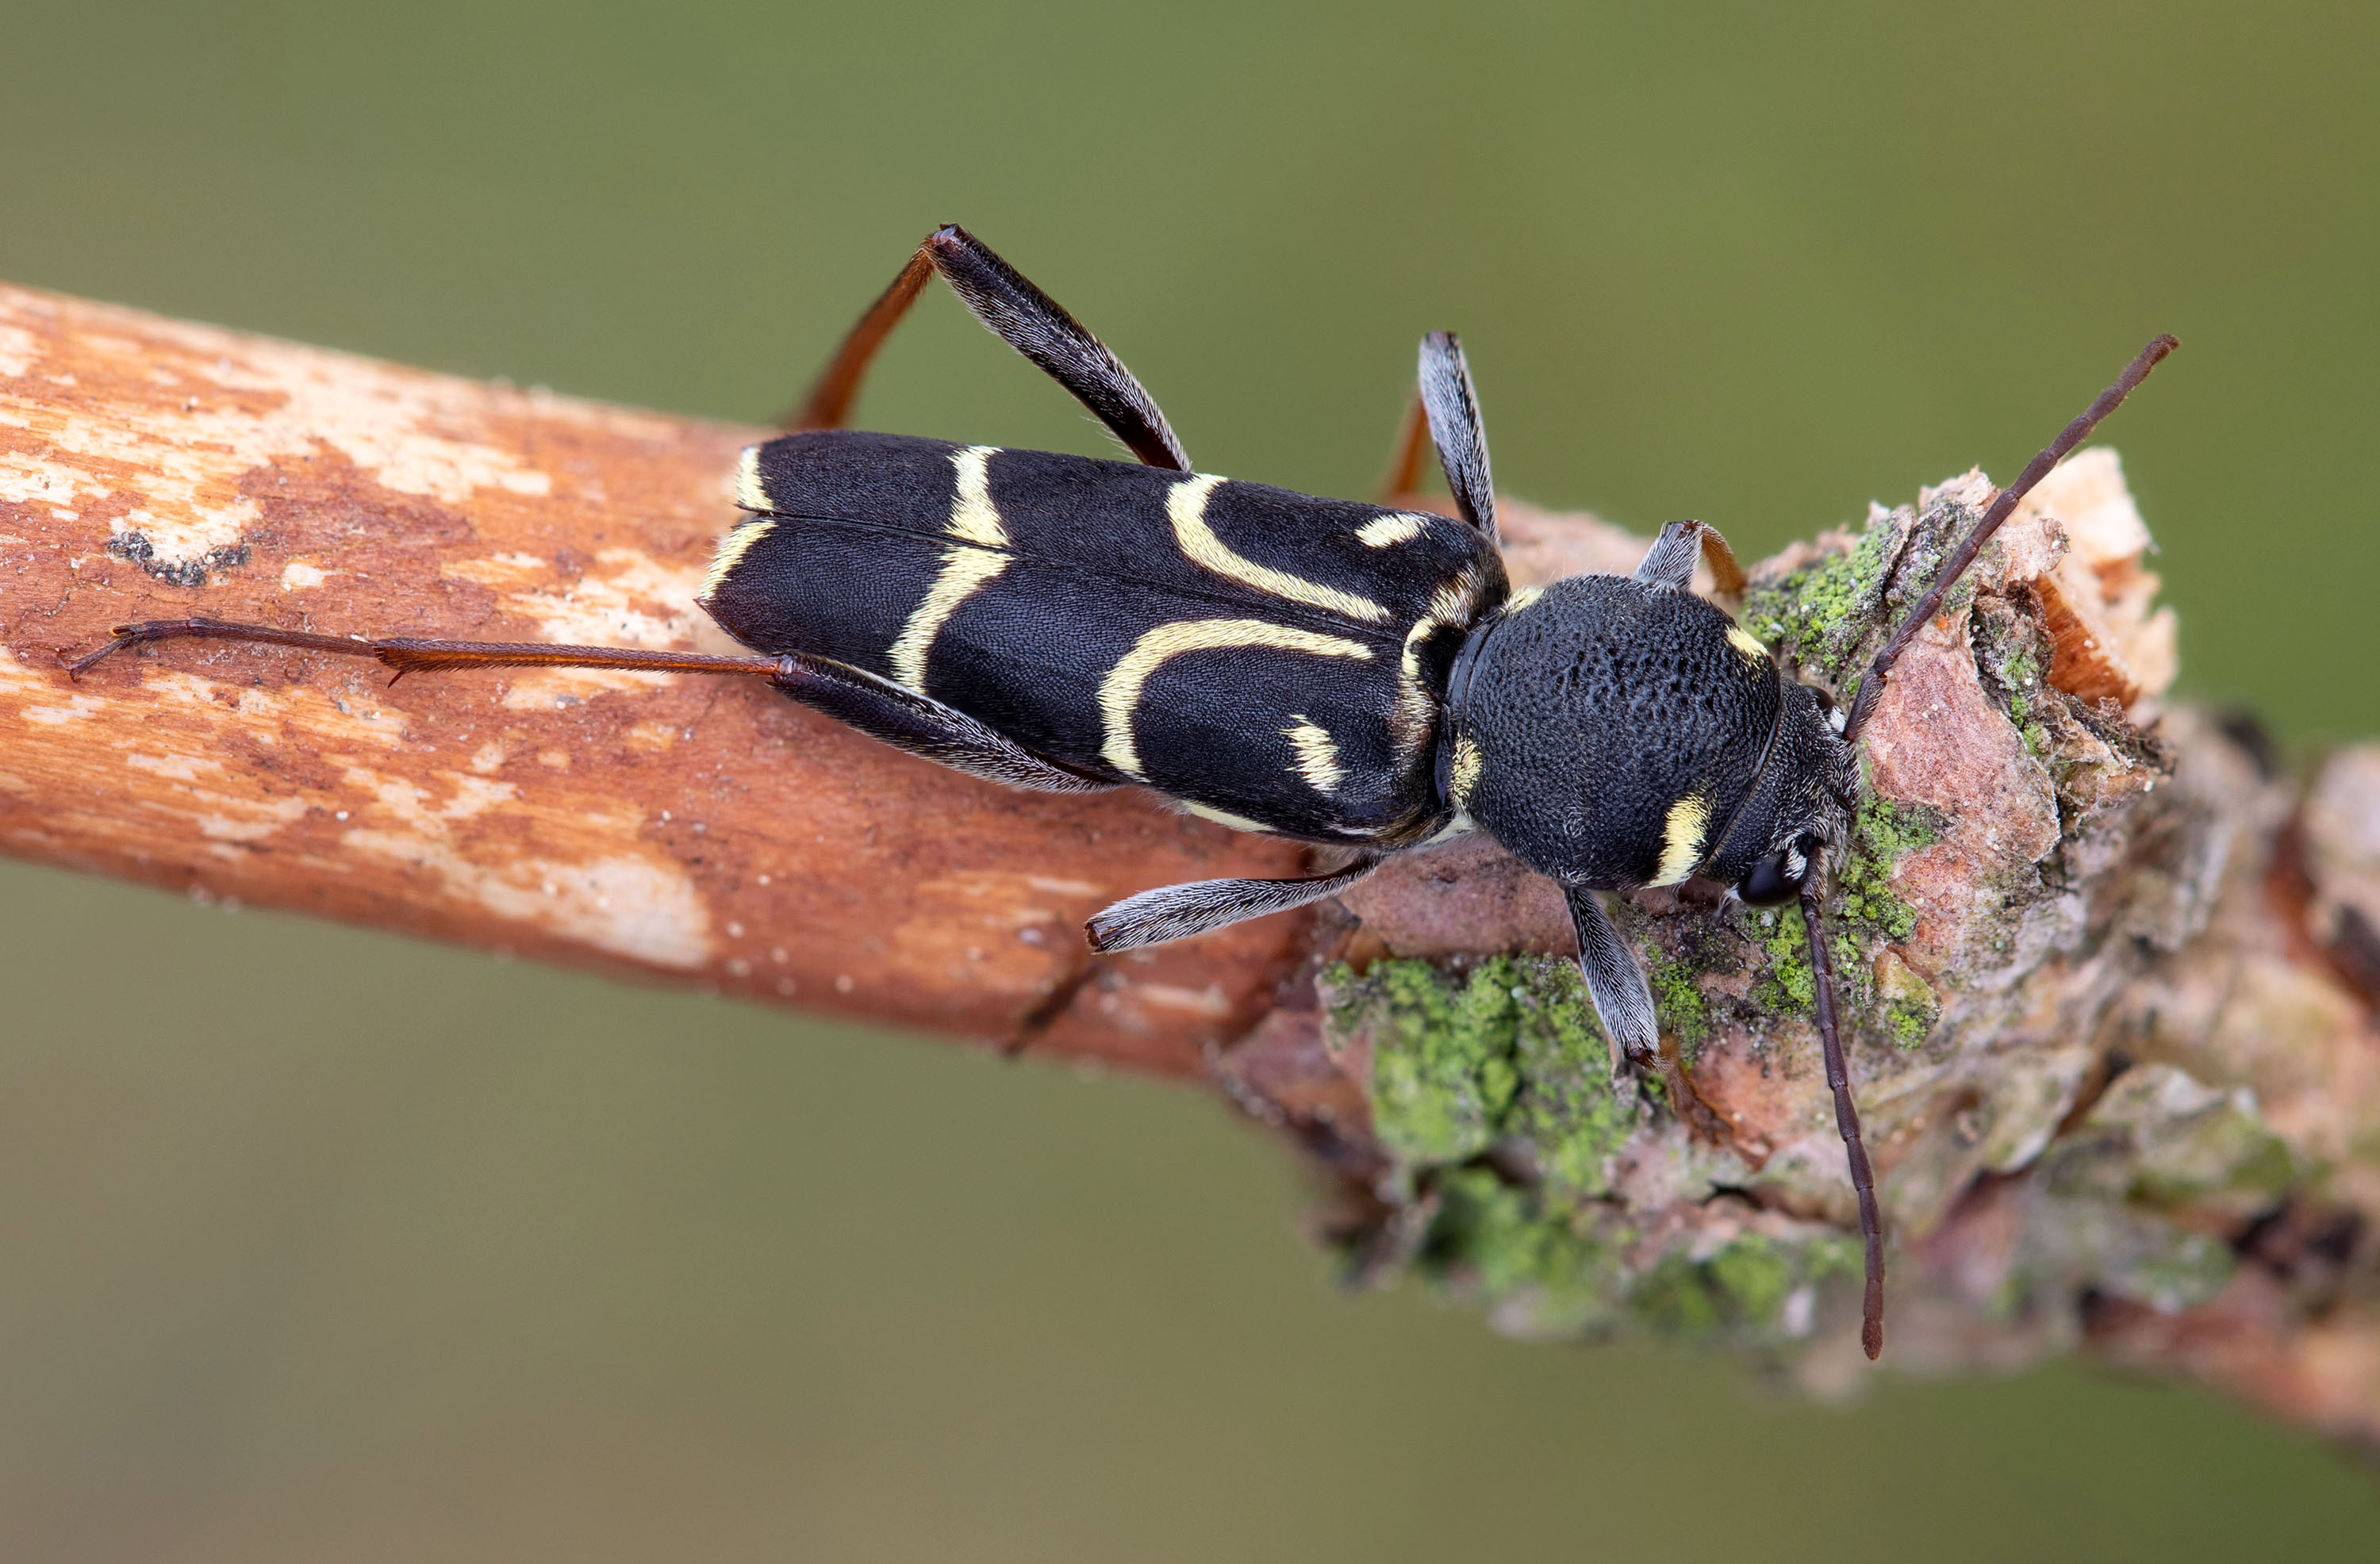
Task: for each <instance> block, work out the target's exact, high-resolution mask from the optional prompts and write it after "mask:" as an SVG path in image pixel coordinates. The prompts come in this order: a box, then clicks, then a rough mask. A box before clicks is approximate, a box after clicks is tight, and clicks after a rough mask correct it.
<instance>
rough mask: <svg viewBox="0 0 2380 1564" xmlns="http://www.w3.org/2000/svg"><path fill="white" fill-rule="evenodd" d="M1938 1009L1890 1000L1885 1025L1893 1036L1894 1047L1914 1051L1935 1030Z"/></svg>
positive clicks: (1885, 1012) (1886, 1009) (1885, 1008)
mask: <svg viewBox="0 0 2380 1564" xmlns="http://www.w3.org/2000/svg"><path fill="white" fill-rule="evenodd" d="M1938 1013H1940V1012H1939V1011H1938V1010H1937V1009H1935V1008H1932V1007H1928V1006H1925V1005H1916V1004H1911V1003H1909V1002H1908V1001H1906V1000H1886V1001H1885V1006H1884V1024H1885V1027H1886V1029H1887V1030H1888V1031H1890V1032H1891V1034H1892V1041H1893V1046H1894V1047H1896V1048H1903V1049H1913V1048H1915V1047H1917V1046H1918V1045H1919V1044H1921V1043H1923V1042H1924V1041H1925V1037H1926V1035H1927V1034H1928V1033H1930V1032H1932V1031H1933V1030H1934V1018H1935V1017H1936V1015H1937V1014H1938Z"/></svg>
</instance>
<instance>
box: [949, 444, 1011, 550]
mask: <svg viewBox="0 0 2380 1564" xmlns="http://www.w3.org/2000/svg"><path fill="white" fill-rule="evenodd" d="M999 454H1000V447H999V446H997V445H969V446H967V447H966V448H965V449H964V450H960V451H953V452H952V453H951V466H953V467H956V468H958V471H959V491H958V497H957V498H956V499H953V501H952V502H951V524H950V526H949V527H948V528H947V529H946V530H948V531H949V533H950V535H951V536H952V537H953V538H959V539H964V540H965V541H967V542H970V543H980V544H982V545H983V546H984V547H985V548H987V549H1004V548H1006V547H1008V528H1007V527H1004V526H1002V524H1001V520H1000V512H999V511H997V510H995V509H993V508H992V503H991V458H992V457H994V456H995V455H999Z"/></svg>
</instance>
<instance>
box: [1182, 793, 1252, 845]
mask: <svg viewBox="0 0 2380 1564" xmlns="http://www.w3.org/2000/svg"><path fill="white" fill-rule="evenodd" d="M1182 807H1184V809H1187V810H1188V811H1189V812H1190V813H1192V814H1194V815H1196V816H1197V817H1198V818H1200V819H1202V820H1212V821H1214V822H1215V823H1216V824H1217V825H1219V826H1229V827H1231V828H1232V829H1233V830H1254V831H1262V832H1263V833H1265V834H1266V835H1268V836H1269V835H1270V834H1271V833H1272V827H1270V826H1269V825H1267V824H1265V823H1264V822H1263V821H1262V820H1252V819H1250V818H1247V817H1246V816H1245V815H1234V814H1233V813H1232V812H1231V811H1230V810H1229V809H1218V808H1216V807H1215V806H1213V805H1212V804H1193V803H1191V802H1190V801H1189V800H1188V799H1186V798H1184V799H1183V800H1182Z"/></svg>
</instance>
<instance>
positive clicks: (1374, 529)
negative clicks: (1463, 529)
mask: <svg viewBox="0 0 2380 1564" xmlns="http://www.w3.org/2000/svg"><path fill="white" fill-rule="evenodd" d="M1428 525H1429V518H1428V517H1427V516H1418V515H1405V514H1403V512H1399V513H1398V514H1396V515H1382V516H1374V517H1373V518H1372V519H1371V520H1369V521H1367V522H1366V523H1365V524H1364V525H1363V526H1361V527H1357V528H1356V529H1355V536H1356V538H1357V539H1358V540H1361V541H1362V543H1363V545H1364V546H1365V547H1366V548H1367V549H1385V548H1388V547H1389V546H1390V545H1391V544H1394V543H1407V542H1411V541H1412V540H1414V539H1415V538H1418V537H1420V536H1421V533H1422V528H1423V527H1427V526H1428Z"/></svg>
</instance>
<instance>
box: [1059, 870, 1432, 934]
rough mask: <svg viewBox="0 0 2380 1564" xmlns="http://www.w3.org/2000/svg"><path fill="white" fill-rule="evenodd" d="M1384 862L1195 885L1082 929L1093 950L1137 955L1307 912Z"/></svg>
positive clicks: (1121, 907)
mask: <svg viewBox="0 0 2380 1564" xmlns="http://www.w3.org/2000/svg"><path fill="white" fill-rule="evenodd" d="M1386 861H1387V859H1386V857H1385V856H1378V857H1364V858H1358V859H1356V860H1355V861H1354V863H1352V864H1349V865H1348V866H1347V867H1345V868H1342V869H1338V870H1335V871H1333V872H1332V873H1330V874H1320V875H1315V876H1312V877H1311V878H1309V879H1198V880H1192V881H1190V882H1189V883H1187V884H1184V885H1161V886H1160V887H1158V888H1157V889H1156V890H1154V891H1142V892H1140V894H1138V895H1136V896H1127V897H1125V898H1124V899H1123V901H1121V902H1118V903H1115V904H1114V905H1112V906H1110V907H1106V908H1103V909H1101V910H1100V911H1099V912H1098V913H1096V914H1094V915H1092V917H1091V921H1090V922H1089V923H1087V924H1086V925H1084V932H1085V933H1087V935H1089V936H1090V941H1091V949H1093V950H1095V951H1099V952H1102V953H1104V952H1109V951H1131V950H1137V949H1138V948H1139V947H1141V946H1143V945H1161V944H1164V943H1165V942H1166V941H1168V940H1187V939H1189V938H1190V937H1191V936H1193V935H1196V934H1207V933H1210V932H1212V931H1213V930H1215V929H1218V928H1221V927H1225V926H1227V925H1230V924H1234V923H1244V922H1245V921H1246V920H1247V919H1249V918H1252V917H1263V916H1264V915H1267V914H1268V913H1285V912H1288V911H1290V910H1292V909H1293V908H1296V907H1305V906H1311V905H1312V904H1313V903H1317V902H1319V901H1321V900H1322V899H1323V898H1325V897H1327V896H1336V895H1337V894H1339V892H1341V891H1344V890H1346V889H1347V888H1348V887H1349V886H1351V885H1353V884H1354V883H1355V882H1356V881H1357V880H1359V879H1363V878H1364V877H1365V876H1366V875H1367V874H1370V873H1371V872H1372V871H1373V870H1374V869H1376V868H1378V867H1380V865H1381V864H1383V863H1385V862H1386Z"/></svg>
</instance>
